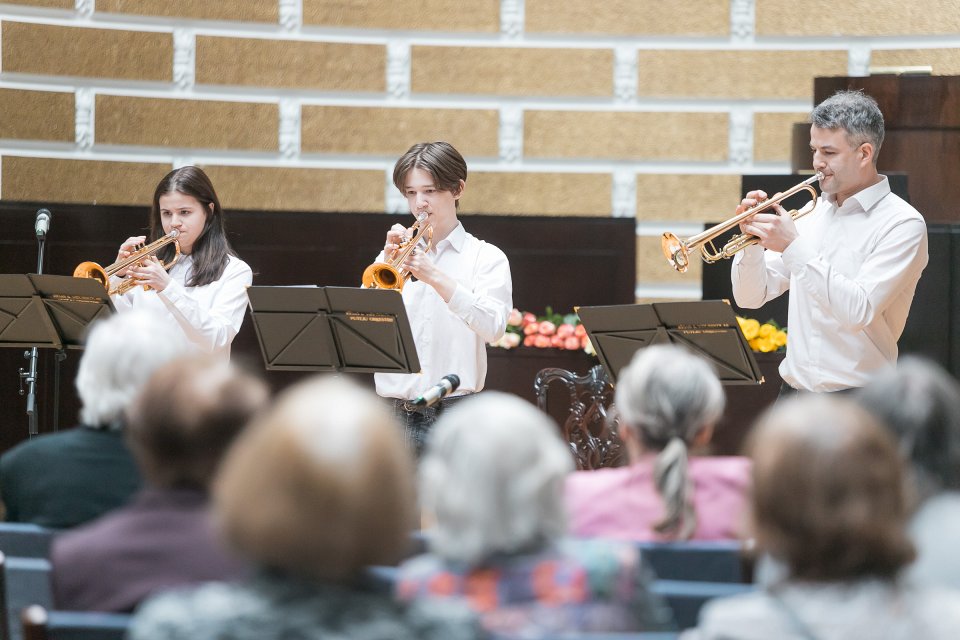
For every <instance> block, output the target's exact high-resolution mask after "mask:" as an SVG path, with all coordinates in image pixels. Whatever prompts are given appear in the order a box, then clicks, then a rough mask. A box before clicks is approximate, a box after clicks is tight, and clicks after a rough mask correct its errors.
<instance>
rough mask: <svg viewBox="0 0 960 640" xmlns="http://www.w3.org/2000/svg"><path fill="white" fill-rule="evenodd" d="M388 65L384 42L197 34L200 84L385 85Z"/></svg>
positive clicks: (373, 88)
mask: <svg viewBox="0 0 960 640" xmlns="http://www.w3.org/2000/svg"><path fill="white" fill-rule="evenodd" d="M386 65H387V53H386V49H385V48H384V47H382V46H380V45H368V44H339V43H331V42H301V41H295V40H264V39H259V38H217V37H213V36H200V37H198V38H197V73H196V79H197V83H198V84H225V85H242V86H256V87H290V88H296V89H317V90H323V91H383V90H384V89H385V88H386Z"/></svg>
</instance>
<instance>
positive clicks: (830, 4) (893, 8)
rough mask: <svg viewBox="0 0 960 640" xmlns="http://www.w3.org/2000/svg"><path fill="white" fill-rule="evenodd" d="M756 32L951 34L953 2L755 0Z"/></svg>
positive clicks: (958, 22)
mask: <svg viewBox="0 0 960 640" xmlns="http://www.w3.org/2000/svg"><path fill="white" fill-rule="evenodd" d="M756 16H757V18H756V20H757V23H756V24H757V27H756V28H757V35H760V36H779V35H789V36H806V35H813V36H895V35H955V34H956V33H958V32H960V8H958V6H957V0H923V2H903V0H847V2H842V3H838V2H835V1H834V0H809V1H808V2H795V0H761V1H759V2H757V8H756Z"/></svg>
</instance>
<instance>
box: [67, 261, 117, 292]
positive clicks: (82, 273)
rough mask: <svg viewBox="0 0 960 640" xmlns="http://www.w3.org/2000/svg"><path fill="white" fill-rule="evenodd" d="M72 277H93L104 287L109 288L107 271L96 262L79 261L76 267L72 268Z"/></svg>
mask: <svg viewBox="0 0 960 640" xmlns="http://www.w3.org/2000/svg"><path fill="white" fill-rule="evenodd" d="M73 277H74V278H93V279H94V280H96V281H97V282H99V283H100V285H101V286H102V287H103V288H104V289H109V288H110V278H109V277H108V276H107V272H106V271H104V269H103V267H101V266H100V265H99V264H97V263H96V262H90V261H87V262H81V263H80V264H78V265H77V268H76V269H74V270H73Z"/></svg>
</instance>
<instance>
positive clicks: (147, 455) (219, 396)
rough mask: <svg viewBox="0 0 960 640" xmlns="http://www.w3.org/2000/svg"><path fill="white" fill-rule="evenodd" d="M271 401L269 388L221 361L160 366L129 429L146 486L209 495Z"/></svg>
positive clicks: (138, 403)
mask: <svg viewBox="0 0 960 640" xmlns="http://www.w3.org/2000/svg"><path fill="white" fill-rule="evenodd" d="M268 396H269V393H268V390H267V387H266V384H264V383H263V382H262V381H261V380H259V379H258V378H255V377H253V376H251V375H250V374H247V373H243V372H241V371H240V370H238V369H236V368H235V367H233V366H231V365H230V364H229V363H227V362H224V361H223V360H222V359H221V358H216V357H213V356H209V355H204V356H192V357H188V358H181V359H178V360H174V361H173V362H169V363H167V364H166V365H164V366H162V367H160V368H159V369H158V370H157V371H156V372H155V373H154V374H153V376H152V377H151V378H150V380H149V381H148V383H147V385H146V387H145V388H144V390H143V392H142V393H141V394H140V396H139V397H138V398H137V399H136V400H135V401H134V402H133V403H132V405H131V407H130V411H129V415H130V419H129V422H128V424H127V429H126V433H127V441H128V442H129V443H130V448H131V450H132V451H133V453H134V455H135V457H136V459H137V462H138V463H139V465H140V469H141V471H142V472H143V475H144V477H145V478H146V480H147V482H149V483H150V484H152V485H154V486H158V487H165V488H171V489H172V488H190V489H201V490H205V489H206V488H207V486H208V485H209V483H210V481H211V480H212V478H213V475H214V474H215V473H216V470H217V468H218V466H219V464H220V460H221V458H222V457H223V455H224V454H225V453H226V451H227V448H228V447H229V446H230V444H231V443H232V442H233V440H234V438H235V437H236V436H237V435H238V434H239V433H240V432H241V430H242V429H243V428H244V427H245V426H246V424H247V422H248V421H249V420H250V419H251V418H252V417H253V416H254V415H255V414H256V413H257V412H258V411H260V410H261V409H263V408H264V407H265V406H266V403H267V399H268Z"/></svg>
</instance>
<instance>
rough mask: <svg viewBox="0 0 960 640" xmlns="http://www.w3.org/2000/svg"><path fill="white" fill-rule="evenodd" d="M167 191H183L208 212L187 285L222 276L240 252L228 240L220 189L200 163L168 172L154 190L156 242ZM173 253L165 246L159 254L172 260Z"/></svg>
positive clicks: (153, 235)
mask: <svg viewBox="0 0 960 640" xmlns="http://www.w3.org/2000/svg"><path fill="white" fill-rule="evenodd" d="M168 193H182V194H184V195H187V196H192V197H194V198H196V200H197V202H199V203H200V204H201V205H203V212H204V214H206V220H205V222H204V225H203V231H202V232H201V233H200V235H199V236H198V237H197V240H196V242H194V243H193V249H192V251H191V255H192V256H193V274H192V276H191V277H190V281H189V282H187V283H186V285H187V286H188V287H202V286H204V285H207V284H210V283H211V282H215V281H216V280H219V279H220V276H222V275H223V270H224V269H226V268H227V263H228V262H229V261H230V256H235V255H237V254H236V253H235V252H234V251H233V248H232V247H231V246H230V242H229V241H228V240H227V232H226V229H225V227H224V224H223V209H221V208H220V199H219V198H217V192H216V191H214V190H213V183H212V182H210V178H208V177H207V174H206V173H204V172H203V170H202V169H200V168H199V167H191V166H188V167H180V168H179V169H174V170H173V171H171V172H170V173H168V174H167V175H165V176H164V177H163V180H161V181H160V184H158V185H157V188H156V190H155V191H154V192H153V209H152V210H151V211H150V235H149V239H148V242H153V241H154V240H157V239H158V238H160V237H161V236H162V235H163V223H162V221H161V219H160V198H161V197H162V196H165V195H167V194H168ZM211 205H213V206H212V207H211ZM173 254H174V250H173V247H171V246H166V247H164V248H163V249H162V250H160V251H159V252H158V253H157V257H158V258H160V259H161V260H163V261H164V262H169V261H171V260H173Z"/></svg>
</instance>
